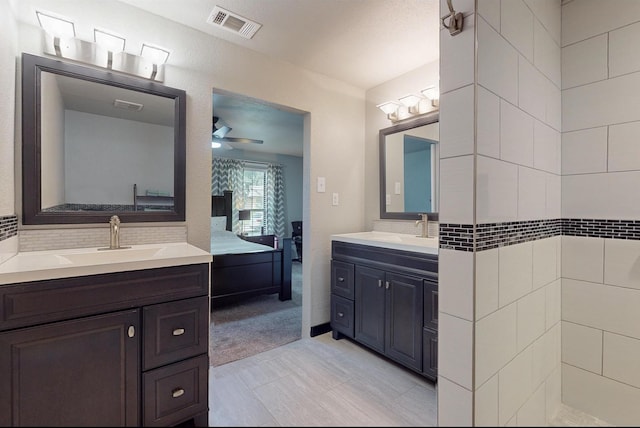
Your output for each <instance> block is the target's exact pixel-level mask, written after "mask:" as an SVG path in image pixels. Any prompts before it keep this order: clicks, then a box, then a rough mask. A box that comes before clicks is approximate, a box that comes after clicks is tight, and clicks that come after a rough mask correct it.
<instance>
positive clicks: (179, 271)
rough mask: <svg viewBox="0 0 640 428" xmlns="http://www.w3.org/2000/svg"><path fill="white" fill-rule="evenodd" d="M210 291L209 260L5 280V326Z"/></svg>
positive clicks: (1, 295) (1, 317)
mask: <svg viewBox="0 0 640 428" xmlns="http://www.w3.org/2000/svg"><path fill="white" fill-rule="evenodd" d="M208 293H209V264H208V263H202V264H195V265H183V266H172V267H163V268H154V269H143V270H133V271H125V272H116V273H106V274H99V275H87V276H77V277H71V278H59V279H50V280H43V281H33V282H25V283H20V284H11V285H3V286H2V287H0V330H8V329H12V328H17V327H23V326H28V325H34V324H40V323H45V322H52V321H60V320H65V319H72V318H77V317H81V316H86V315H93V314H96V313H100V312H110V311H116V310H121V309H129V308H132V307H136V306H144V305H150V304H155V303H160V302H166V301H168V300H177V299H185V298H189V297H195V296H206V295H208Z"/></svg>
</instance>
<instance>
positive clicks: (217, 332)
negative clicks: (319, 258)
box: [209, 262, 302, 367]
mask: <svg viewBox="0 0 640 428" xmlns="http://www.w3.org/2000/svg"><path fill="white" fill-rule="evenodd" d="M301 329H302V264H301V263H299V262H293V263H292V266H291V300H285V301H280V300H278V295H277V294H271V295H265V296H256V297H252V298H250V299H246V300H243V301H242V302H239V303H235V304H230V305H226V306H222V307H219V308H214V309H212V311H211V325H210V328H209V336H210V340H209V347H210V352H209V355H210V364H211V365H212V366H213V367H217V366H221V365H223V364H226V363H230V362H232V361H236V360H240V359H242V358H247V357H250V356H252V355H255V354H258V353H260V352H264V351H268V350H269V349H273V348H276V347H278V346H282V345H285V344H287V343H289V342H293V341H294V340H298V339H300V337H301V334H300V332H301Z"/></svg>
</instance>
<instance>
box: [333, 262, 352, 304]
mask: <svg viewBox="0 0 640 428" xmlns="http://www.w3.org/2000/svg"><path fill="white" fill-rule="evenodd" d="M353 276H354V265H353V264H352V263H345V262H341V261H337V260H332V261H331V292H332V293H334V294H337V295H338V296H342V297H344V298H347V299H351V300H353V298H354V296H355V292H354V286H353Z"/></svg>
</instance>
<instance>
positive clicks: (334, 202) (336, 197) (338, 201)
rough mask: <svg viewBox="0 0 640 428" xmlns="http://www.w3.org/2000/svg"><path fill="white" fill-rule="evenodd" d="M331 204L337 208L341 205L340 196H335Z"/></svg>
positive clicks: (335, 194)
mask: <svg viewBox="0 0 640 428" xmlns="http://www.w3.org/2000/svg"><path fill="white" fill-rule="evenodd" d="M331 203H332V204H333V206H337V205H338V204H339V203H340V196H339V195H338V194H337V193H334V194H333V198H332V200H331Z"/></svg>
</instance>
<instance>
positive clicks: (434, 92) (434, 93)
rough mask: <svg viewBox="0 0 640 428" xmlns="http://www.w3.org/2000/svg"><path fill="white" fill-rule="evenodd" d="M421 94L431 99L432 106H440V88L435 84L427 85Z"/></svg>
mask: <svg viewBox="0 0 640 428" xmlns="http://www.w3.org/2000/svg"><path fill="white" fill-rule="evenodd" d="M420 92H422V95H424V96H425V97H427V98H429V99H430V100H431V105H432V106H433V107H438V106H440V88H439V87H437V86H429V87H428V88H424V89H423V90H422V91H420Z"/></svg>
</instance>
